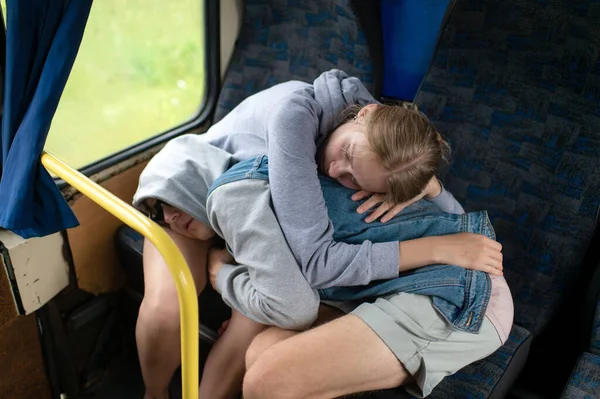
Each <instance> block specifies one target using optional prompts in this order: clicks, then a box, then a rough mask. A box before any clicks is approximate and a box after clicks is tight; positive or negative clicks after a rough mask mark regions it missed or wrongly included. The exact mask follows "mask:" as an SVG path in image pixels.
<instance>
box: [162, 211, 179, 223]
mask: <svg viewBox="0 0 600 399" xmlns="http://www.w3.org/2000/svg"><path fill="white" fill-rule="evenodd" d="M163 213H164V215H165V223H168V224H172V223H175V222H176V221H177V220H179V218H180V217H181V214H180V213H179V212H178V211H177V210H175V209H171V208H167V209H164V212H163Z"/></svg>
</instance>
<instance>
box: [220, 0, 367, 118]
mask: <svg viewBox="0 0 600 399" xmlns="http://www.w3.org/2000/svg"><path fill="white" fill-rule="evenodd" d="M332 68H338V69H341V70H343V71H345V72H347V73H348V74H349V75H351V76H356V77H358V78H360V79H361V80H362V81H363V83H364V84H365V86H366V87H367V88H369V89H370V87H371V84H372V82H373V77H372V69H373V67H372V64H371V61H370V56H369V50H368V47H367V43H366V39H365V36H364V34H363V32H362V31H361V30H360V28H359V26H358V23H357V21H356V19H355V16H354V14H353V12H352V9H351V8H350V5H349V4H348V1H347V0H345V1H318V0H307V1H301V0H271V1H265V0H247V1H246V5H245V15H244V21H243V24H242V28H241V31H240V35H239V39H238V42H237V43H236V47H235V50H234V53H233V55H232V59H231V64H230V66H229V69H228V70H227V76H226V77H225V81H224V82H223V89H222V91H221V94H220V96H219V101H218V104H217V110H216V111H215V118H214V121H215V122H217V121H219V120H220V119H222V118H223V117H224V116H225V115H226V114H227V113H228V112H229V111H231V110H232V109H233V108H235V106H236V105H238V104H239V103H240V102H242V101H243V100H244V99H245V98H246V97H248V96H250V95H252V94H254V93H256V92H258V91H261V90H264V89H267V88H269V87H271V86H274V85H276V84H278V83H282V82H285V81H288V80H301V81H305V82H312V81H313V80H314V79H315V78H316V77H317V76H319V75H320V74H321V73H322V72H324V71H327V70H329V69H332Z"/></svg>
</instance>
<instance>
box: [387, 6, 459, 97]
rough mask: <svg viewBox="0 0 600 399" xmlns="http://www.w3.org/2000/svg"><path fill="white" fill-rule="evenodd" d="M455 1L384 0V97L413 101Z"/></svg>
mask: <svg viewBox="0 0 600 399" xmlns="http://www.w3.org/2000/svg"><path fill="white" fill-rule="evenodd" d="M451 1H453V0H382V2H381V25H382V30H383V51H384V71H385V72H384V78H383V91H382V94H383V96H384V97H390V98H395V99H398V100H404V101H413V100H414V99H415V96H416V94H417V91H418V90H419V87H420V86H421V82H422V81H423V78H424V77H425V74H426V73H427V70H428V69H429V64H430V63H431V60H432V59H433V54H434V52H435V48H436V44H437V41H438V37H439V34H440V31H441V29H442V21H443V19H444V15H445V14H446V11H447V10H448V7H451V6H452V3H451Z"/></svg>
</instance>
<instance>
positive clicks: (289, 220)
mask: <svg viewBox="0 0 600 399" xmlns="http://www.w3.org/2000/svg"><path fill="white" fill-rule="evenodd" d="M321 111H322V110H321V106H320V105H319V103H318V102H317V101H316V100H315V98H314V97H313V96H311V95H307V94H306V93H304V92H296V93H292V94H290V95H289V96H287V97H286V98H284V99H283V100H282V101H280V102H279V103H278V104H276V105H275V106H274V107H273V109H271V112H270V114H269V117H268V119H267V123H266V129H267V153H268V156H269V182H270V187H271V197H272V200H273V207H274V209H275V213H276V215H277V219H278V220H279V224H280V225H281V229H282V230H283V233H284V235H285V238H286V240H287V242H288V245H289V246H290V248H291V250H292V252H293V254H294V255H295V257H296V260H297V261H298V264H299V265H300V267H301V270H302V273H303V274H304V276H305V277H306V279H307V280H308V282H309V283H310V284H311V286H313V287H315V288H326V287H332V286H352V285H364V284H368V283H369V282H371V281H373V280H379V279H391V278H395V277H398V274H399V247H398V243H397V242H388V243H372V242H370V241H365V242H364V243H362V244H360V245H351V244H345V243H340V242H335V241H333V224H332V222H331V221H330V219H329V217H328V215H327V208H326V205H325V200H324V198H323V193H322V191H321V185H320V182H319V178H318V175H317V164H316V161H315V156H316V152H317V145H316V141H317V140H318V136H319V133H318V132H319V130H320V129H321V130H323V126H320V117H321ZM321 122H322V121H321Z"/></svg>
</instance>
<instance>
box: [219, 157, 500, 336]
mask: <svg viewBox="0 0 600 399" xmlns="http://www.w3.org/2000/svg"><path fill="white" fill-rule="evenodd" d="M242 179H262V180H268V159H267V157H266V156H261V157H258V158H255V159H250V160H247V161H243V162H240V163H238V164H236V165H234V166H233V167H231V168H230V169H229V170H228V171H227V172H226V173H224V174H223V175H221V176H220V177H219V178H217V179H216V180H215V182H214V183H213V185H212V186H211V188H210V190H209V195H210V193H211V192H212V191H213V190H214V189H215V188H216V187H219V186H221V185H223V184H228V183H233V182H235V181H239V180H242ZM320 179H321V186H322V188H323V196H324V198H325V202H326V204H327V209H328V213H329V217H330V219H331V220H332V222H333V225H334V229H335V232H334V239H335V240H336V241H341V242H346V243H349V244H358V243H362V242H363V241H365V240H370V241H372V242H389V241H405V240H410V239H413V238H419V237H424V236H438V235H446V234H453V233H459V232H471V233H477V234H484V235H486V236H488V237H490V238H492V239H495V234H494V230H493V228H492V226H491V224H490V222H489V219H488V217H487V213H486V212H472V213H466V214H462V215H455V214H447V213H443V212H441V211H440V210H439V208H438V207H437V206H436V205H434V204H432V203H431V202H429V201H426V200H422V201H419V202H417V203H415V204H413V205H411V206H410V207H407V208H406V209H405V210H404V211H402V212H401V213H400V214H399V215H398V216H396V217H395V218H394V219H392V220H391V221H389V222H387V223H385V224H383V223H380V222H373V223H369V224H367V223H365V222H364V220H363V219H364V218H365V217H366V215H359V214H358V213H357V212H356V208H357V207H358V203H357V202H355V201H353V200H352V199H351V198H350V197H351V196H352V194H353V191H352V190H349V189H347V188H345V187H343V186H341V185H340V184H338V183H337V182H335V181H334V180H332V179H329V178H327V177H325V176H321V177H320ZM490 290H491V283H490V279H489V277H488V275H487V274H486V273H483V272H479V271H473V270H466V269H463V268H461V267H458V266H450V265H432V266H428V267H422V268H419V269H415V270H411V271H407V272H403V273H400V276H399V277H398V278H395V279H392V280H386V281H374V282H372V283H371V284H369V285H367V286H358V287H332V288H327V289H324V290H321V291H320V295H321V298H322V299H323V300H331V301H347V300H356V299H366V298H373V297H378V296H382V295H386V294H393V293H397V292H409V293H413V294H420V295H427V296H430V297H431V298H432V301H433V305H434V306H435V308H436V309H437V310H438V311H439V312H440V313H441V314H442V315H443V316H444V317H445V318H446V319H447V320H448V321H449V322H450V323H452V324H453V325H454V326H455V327H456V328H457V329H459V330H462V331H466V332H473V333H475V332H478V331H479V329H480V327H481V323H482V322H483V317H484V314H485V310H486V308H487V304H488V301H489V298H490Z"/></svg>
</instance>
